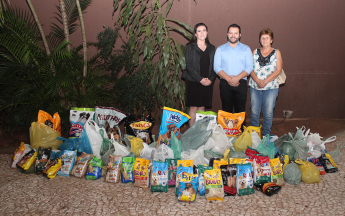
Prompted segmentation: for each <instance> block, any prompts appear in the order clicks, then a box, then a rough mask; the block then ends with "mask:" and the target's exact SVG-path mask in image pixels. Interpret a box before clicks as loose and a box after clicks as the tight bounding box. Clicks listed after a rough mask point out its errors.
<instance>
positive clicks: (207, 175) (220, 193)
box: [204, 169, 224, 201]
mask: <svg viewBox="0 0 345 216" xmlns="http://www.w3.org/2000/svg"><path fill="white" fill-rule="evenodd" d="M204 179H205V196H206V199H207V201H210V200H221V201H223V200H224V188H223V180H222V173H221V170H220V169H213V170H205V172H204Z"/></svg>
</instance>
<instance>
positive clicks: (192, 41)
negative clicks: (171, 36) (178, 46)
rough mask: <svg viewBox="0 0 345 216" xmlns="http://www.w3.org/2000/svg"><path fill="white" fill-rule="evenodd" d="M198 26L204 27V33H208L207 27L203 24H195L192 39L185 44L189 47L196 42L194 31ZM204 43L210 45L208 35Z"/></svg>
mask: <svg viewBox="0 0 345 216" xmlns="http://www.w3.org/2000/svg"><path fill="white" fill-rule="evenodd" d="M200 26H205V28H206V31H207V32H208V28H207V25H205V24H204V23H198V24H196V25H195V26H194V33H193V37H192V39H191V40H190V41H189V42H188V43H187V45H189V44H191V43H194V42H196V41H197V38H196V36H195V34H196V30H197V29H198V28H199V27H200ZM205 43H207V44H209V43H210V41H209V40H208V35H207V37H206V39H205Z"/></svg>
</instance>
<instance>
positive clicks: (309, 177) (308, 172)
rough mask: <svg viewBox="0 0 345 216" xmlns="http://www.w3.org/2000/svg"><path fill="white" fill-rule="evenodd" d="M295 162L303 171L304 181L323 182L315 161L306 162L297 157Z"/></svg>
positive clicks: (309, 182)
mask: <svg viewBox="0 0 345 216" xmlns="http://www.w3.org/2000/svg"><path fill="white" fill-rule="evenodd" d="M295 162H296V163H297V164H298V167H299V169H300V170H301V171H302V181H303V182H304V183H306V184H313V183H320V182H321V177H320V171H319V169H318V168H317V167H316V166H315V165H314V164H313V163H310V162H309V161H306V162H304V161H302V160H301V159H297V160H295ZM285 169H286V168H285Z"/></svg>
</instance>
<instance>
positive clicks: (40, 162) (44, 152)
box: [35, 147, 52, 174]
mask: <svg viewBox="0 0 345 216" xmlns="http://www.w3.org/2000/svg"><path fill="white" fill-rule="evenodd" d="M51 151H52V148H43V147H39V148H38V151H37V159H36V163H35V173H36V174H41V173H42V172H43V170H44V167H45V165H46V164H47V162H48V160H49V158H50V154H51Z"/></svg>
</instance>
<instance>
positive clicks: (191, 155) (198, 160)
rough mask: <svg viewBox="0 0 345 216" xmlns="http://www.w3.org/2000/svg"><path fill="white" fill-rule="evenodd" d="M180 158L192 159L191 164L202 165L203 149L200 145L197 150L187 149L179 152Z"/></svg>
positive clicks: (203, 161) (203, 162)
mask: <svg viewBox="0 0 345 216" xmlns="http://www.w3.org/2000/svg"><path fill="white" fill-rule="evenodd" d="M181 160H193V165H195V166H196V165H203V164H205V160H204V149H203V147H202V146H200V147H199V148H198V149H197V150H194V149H189V150H188V151H183V152H182V153H181Z"/></svg>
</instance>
